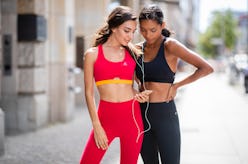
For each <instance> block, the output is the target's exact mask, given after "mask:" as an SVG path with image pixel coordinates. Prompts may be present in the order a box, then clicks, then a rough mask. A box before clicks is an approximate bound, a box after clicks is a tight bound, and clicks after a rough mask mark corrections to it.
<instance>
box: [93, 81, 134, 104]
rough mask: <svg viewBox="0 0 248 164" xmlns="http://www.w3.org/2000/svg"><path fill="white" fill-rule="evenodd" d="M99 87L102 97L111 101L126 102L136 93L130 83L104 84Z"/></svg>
mask: <svg viewBox="0 0 248 164" xmlns="http://www.w3.org/2000/svg"><path fill="white" fill-rule="evenodd" d="M97 88H98V91H99V95H100V99H101V100H104V101H109V102H125V101H128V100H131V99H133V98H134V95H135V91H134V89H133V86H132V85H130V84H104V85H101V86H98V87H97Z"/></svg>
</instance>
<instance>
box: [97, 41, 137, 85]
mask: <svg viewBox="0 0 248 164" xmlns="http://www.w3.org/2000/svg"><path fill="white" fill-rule="evenodd" d="M134 70H135V61H134V60H133V58H132V57H131V55H130V54H129V52H128V51H127V50H125V57H124V59H123V60H122V61H120V62H112V61H109V60H107V59H106V58H105V56H104V53H103V47H102V45H99V46H98V55H97V59H96V61H95V64H94V77H95V81H96V85H97V86H99V85H103V84H120V83H122V84H132V83H133V75H134Z"/></svg>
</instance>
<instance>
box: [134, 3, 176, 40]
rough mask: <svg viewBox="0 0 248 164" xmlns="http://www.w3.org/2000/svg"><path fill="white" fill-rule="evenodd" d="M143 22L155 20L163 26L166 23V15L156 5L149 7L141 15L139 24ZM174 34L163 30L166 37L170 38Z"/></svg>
mask: <svg viewBox="0 0 248 164" xmlns="http://www.w3.org/2000/svg"><path fill="white" fill-rule="evenodd" d="M142 20H154V21H156V22H157V23H158V24H160V25H162V24H163V21H164V14H163V11H162V10H161V8H160V7H158V6H157V5H155V4H152V5H148V6H146V7H144V8H143V9H142V10H141V12H140V15H139V22H141V21H142ZM171 34H172V32H171V31H170V30H168V29H166V28H164V29H163V30H162V35H163V36H165V37H169V36H170V35H171Z"/></svg>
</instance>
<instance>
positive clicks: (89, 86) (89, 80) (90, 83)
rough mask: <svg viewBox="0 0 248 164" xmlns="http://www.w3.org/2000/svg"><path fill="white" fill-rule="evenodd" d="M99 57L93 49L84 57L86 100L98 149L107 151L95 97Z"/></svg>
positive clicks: (106, 142)
mask: <svg viewBox="0 0 248 164" xmlns="http://www.w3.org/2000/svg"><path fill="white" fill-rule="evenodd" d="M96 57H97V50H96V48H91V49H89V50H87V51H86V52H85V55H84V86H85V98H86V103H87V107H88V111H89V115H90V118H91V121H92V126H93V130H94V137H95V142H96V145H97V147H98V148H102V149H107V147H108V140H107V136H106V134H105V131H104V129H103V128H102V125H101V122H100V120H99V118H98V115H97V110H96V103H95V97H94V76H93V72H94V63H95V60H96Z"/></svg>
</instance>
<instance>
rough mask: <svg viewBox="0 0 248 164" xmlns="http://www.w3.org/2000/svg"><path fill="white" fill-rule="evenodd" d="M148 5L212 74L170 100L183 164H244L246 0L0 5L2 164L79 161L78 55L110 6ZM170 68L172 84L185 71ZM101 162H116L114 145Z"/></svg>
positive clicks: (29, 0) (82, 120)
mask: <svg viewBox="0 0 248 164" xmlns="http://www.w3.org/2000/svg"><path fill="white" fill-rule="evenodd" d="M151 3H155V4H158V5H159V6H160V7H161V8H162V10H163V12H164V15H165V21H166V25H167V27H168V28H169V29H170V30H172V31H174V32H175V34H174V35H173V36H172V37H174V38H176V39H177V40H179V41H180V42H182V43H183V44H184V45H186V46H187V47H188V48H190V49H192V50H194V51H196V52H198V53H199V54H200V55H202V56H203V57H204V58H206V59H207V60H208V61H209V62H210V63H211V64H212V65H213V67H214V69H215V72H214V73H213V74H212V75H210V76H208V77H206V78H203V79H201V80H199V81H197V82H195V83H193V84H190V85H188V86H186V87H184V88H182V89H180V90H179V93H178V95H177V97H176V100H175V101H176V103H177V108H178V112H179V119H180V125H181V131H182V159H181V161H182V162H181V163H182V164H248V157H247V154H248V140H247V138H248V130H247V127H248V121H247V116H248V101H247V99H248V55H247V54H248V1H247V0H236V1H235V0H226V1H220V2H219V1H218V2H216V4H215V2H212V1H211V2H209V1H207V0H90V1H89V0H0V6H1V7H0V22H1V23H0V36H1V39H0V50H1V51H0V164H33V163H35V164H37V163H38V164H50V163H53V164H55V163H58V164H74V163H78V162H79V160H80V156H81V153H82V151H83V148H84V145H85V143H86V141H87V137H88V135H89V132H90V130H91V122H90V119H89V115H88V111H87V107H86V104H85V99H84V84H83V81H84V80H83V78H84V76H83V69H82V68H83V54H84V51H85V50H86V49H87V48H89V47H91V44H92V41H93V38H94V34H95V32H96V31H97V29H99V28H100V27H101V26H102V25H103V24H104V21H105V20H106V17H107V15H108V14H109V12H110V11H111V10H112V9H113V8H114V7H115V6H117V5H126V6H130V7H131V8H133V9H134V11H135V12H137V14H138V13H139V11H140V9H141V8H142V7H143V6H144V5H146V4H151ZM219 3H223V5H222V6H221V5H220V4H219ZM235 3H237V4H239V6H241V8H235V6H236V5H235ZM218 5H219V6H220V7H218V8H217V6H218ZM214 6H215V7H216V8H214ZM206 14H207V15H206ZM142 40H143V38H142V37H141V36H140V34H139V30H137V32H136V33H135V38H134V40H133V42H134V43H136V42H139V41H142ZM178 66H179V67H180V68H179V69H178V73H177V75H176V80H178V79H180V78H182V77H183V76H185V75H187V73H189V71H191V70H192V68H191V67H189V66H188V65H187V63H184V62H180V64H179V65H178ZM102 163H103V164H117V163H119V148H118V140H116V141H114V143H113V144H112V146H111V147H110V148H109V150H108V151H107V154H106V156H105V157H104V159H103V162H102ZM139 163H140V164H142V160H141V159H139Z"/></svg>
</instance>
